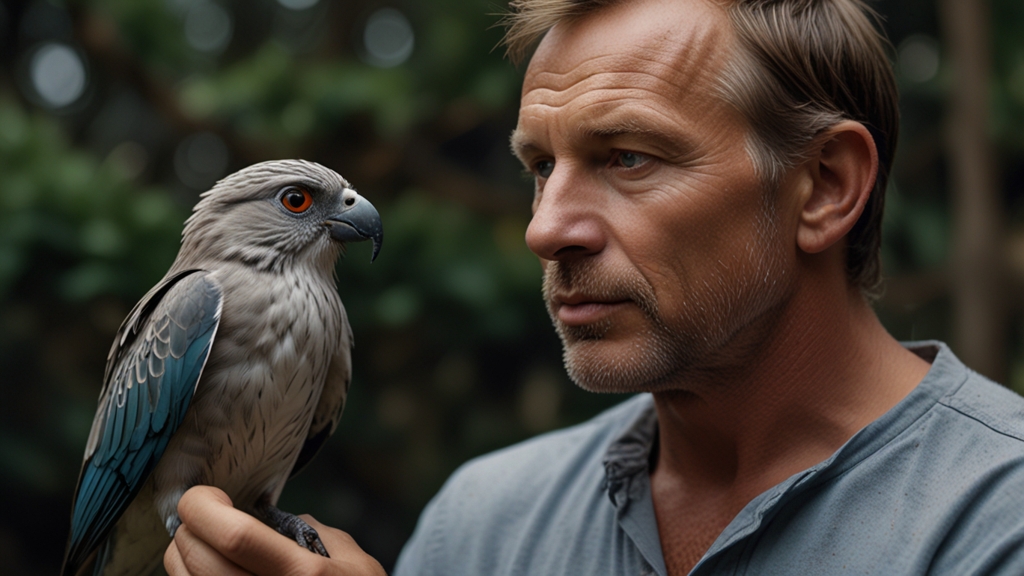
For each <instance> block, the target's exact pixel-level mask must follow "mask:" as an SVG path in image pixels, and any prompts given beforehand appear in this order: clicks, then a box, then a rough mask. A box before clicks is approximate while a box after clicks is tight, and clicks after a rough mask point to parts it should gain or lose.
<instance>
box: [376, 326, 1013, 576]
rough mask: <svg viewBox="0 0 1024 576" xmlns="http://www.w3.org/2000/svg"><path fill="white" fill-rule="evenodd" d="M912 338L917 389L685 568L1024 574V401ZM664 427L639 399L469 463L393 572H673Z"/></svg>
mask: <svg viewBox="0 0 1024 576" xmlns="http://www.w3.org/2000/svg"><path fill="white" fill-rule="evenodd" d="M908 346H909V347H911V348H912V349H913V350H915V352H917V353H918V354H919V355H921V356H922V357H924V358H925V359H927V360H929V361H932V368H931V370H930V371H929V372H928V375H927V376H926V377H925V379H924V380H923V381H922V382H921V383H920V384H919V385H918V386H917V388H915V389H914V391H913V392H911V393H910V395H908V396H907V397H906V398H905V399H903V400H902V401H901V402H900V403H899V404H898V405H896V406H895V407H894V408H893V409H891V410H890V411H889V412H887V413H886V414H885V415H883V416H882V417H881V418H879V419H878V420H876V421H875V422H872V423H871V424H869V425H868V426H867V427H865V428H864V429H863V430H861V431H860V432H858V433H857V434H855V435H854V436H853V437H852V438H850V440H849V441H848V442H846V444H844V445H843V446H842V447H841V448H840V449H839V450H838V451H836V452H835V453H834V454H833V455H832V456H831V457H829V458H828V459H827V460H825V461H824V462H821V463H820V464H817V465H816V466H813V467H811V468H809V469H807V470H805V471H803V472H800V473H798V474H795V475H793V476H792V477H790V478H788V479H787V480H785V481H784V482H782V483H781V484H778V485H777V486H775V487H773V488H771V489H769V490H768V491H766V492H764V493H763V494H761V495H759V496H758V497H756V498H754V499H753V500H752V501H751V502H750V503H749V504H747V506H746V507H745V508H743V510H742V511H741V512H740V513H739V514H738V515H737V516H736V517H735V518H734V519H733V520H732V522H731V523H730V524H729V525H728V526H727V527H726V528H725V530H724V531H723V532H722V534H721V535H719V537H718V539H717V540H716V541H715V542H714V544H712V546H711V548H710V549H708V551H707V553H706V554H705V555H704V557H703V558H702V559H701V561H700V562H699V563H698V564H697V566H696V567H694V569H693V571H692V572H691V574H693V575H698V574H699V575H709V574H730V575H732V574H736V575H738V574H749V575H768V574H787V575H789V574H807V575H831V574H883V575H897V574H948V575H955V576H962V575H969V574H1005V575H1012V576H1021V575H1024V399H1022V398H1021V397H1020V396H1018V395H1017V394H1015V393H1013V392H1011V391H1009V390H1007V389H1005V388H1003V387H1001V386H999V385H997V384H994V383H992V382H990V381H988V380H986V379H985V378H983V377H981V376H979V375H978V374H976V373H974V372H972V371H971V370H969V369H968V368H966V367H965V366H964V365H963V364H962V363H961V362H960V361H959V360H957V358H956V357H955V356H954V355H953V354H952V352H950V351H949V349H948V348H947V347H946V346H945V345H944V344H941V343H938V342H928V343H917V344H910V345H908ZM656 430H657V420H656V417H655V412H654V409H653V400H652V398H651V396H650V395H647V394H643V395H639V396H636V397H634V398H632V399H630V400H628V401H626V402H624V403H622V404H620V405H619V406H617V407H615V408H612V409H611V410H609V411H607V412H605V413H603V414H601V415H599V416H597V417H596V418H594V419H592V420H590V421H588V422H586V423H584V424H581V425H579V426H575V427H573V428H569V429H566V430H561V431H558V432H554V433H551V434H546V435H544V436H540V437H537V438H534V439H532V440H529V441H527V442H524V443H522V444H518V445H516V446H512V447H510V448H506V449H504V450H501V451H498V452H495V453H493V454H489V455H486V456H483V457H481V458H477V459H475V460H473V461H471V462H469V463H467V464H466V465H464V466H463V467H462V468H460V469H459V470H458V471H457V472H456V473H455V474H453V475H452V477H451V478H450V479H449V480H448V482H447V483H446V484H445V486H444V488H442V490H441V491H440V493H438V495H437V496H436V497H434V499H433V500H432V501H431V502H430V504H429V505H428V506H427V508H426V509H425V510H424V512H423V515H422V516H421V517H420V521H419V524H418V526H417V528H416V531H415V533H414V534H413V536H412V538H411V539H410V540H409V542H408V544H406V546H405V549H404V550H403V551H402V555H401V556H400V557H399V559H398V564H397V566H396V568H395V572H394V574H395V576H410V575H414V574H416V575H435V574H436V575H445V576H459V575H466V576H470V575H472V576H482V575H488V576H490V575H549V574H550V575H555V574H581V575H582V574H587V575H596V574H636V575H648V574H659V575H662V576H664V575H665V573H666V569H665V561H664V559H663V557H662V554H661V542H660V540H659V538H658V527H657V523H656V521H655V517H654V508H653V504H652V502H651V491H650V481H649V480H650V479H649V471H648V470H649V464H648V463H649V460H650V452H651V448H652V445H653V444H654V439H655V436H656ZM668 545H669V546H670V545H671V543H669V544H668Z"/></svg>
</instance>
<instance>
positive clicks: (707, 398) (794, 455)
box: [654, 294, 929, 497]
mask: <svg viewBox="0 0 1024 576" xmlns="http://www.w3.org/2000/svg"><path fill="white" fill-rule="evenodd" d="M799 298H800V295H799V294H798V295H796V296H795V297H794V299H793V300H798V299H799ZM846 298H847V299H848V300H847V301H843V302H831V303H829V302H825V303H823V302H815V303H814V305H813V306H812V307H808V306H806V305H803V304H804V303H802V302H799V301H792V300H791V301H790V303H789V305H788V307H787V308H788V309H786V310H782V311H781V312H779V316H778V317H776V318H775V319H774V320H773V322H772V324H773V325H774V328H775V329H774V330H773V333H772V334H770V335H768V337H767V338H765V339H763V340H762V342H763V343H764V345H763V346H761V347H759V348H748V349H750V353H749V354H747V355H746V356H745V357H743V358H736V357H734V358H733V361H732V362H730V364H731V366H729V367H727V368H723V369H720V370H714V371H709V372H703V373H701V375H700V376H699V377H695V378H693V380H692V381H691V382H687V383H685V384H684V385H682V386H680V390H679V391H669V392H660V393H656V394H655V395H654V396H655V405H656V407H657V411H658V422H659V433H660V442H659V454H658V460H657V462H658V466H657V469H658V470H660V471H663V472H664V473H666V474H667V475H668V476H670V477H677V478H678V479H680V480H682V479H686V481H687V483H688V484H690V483H693V484H694V485H695V486H696V485H701V486H705V487H706V488H708V489H715V490H718V489H720V490H726V491H730V492H735V491H738V492H741V493H745V494H750V493H751V492H752V494H751V497H752V496H754V495H757V494H759V493H760V492H763V491H764V490H766V489H767V488H770V487H771V486H774V485H775V484H777V483H778V482H781V481H782V480H784V479H785V478H787V477H789V476H790V475H792V474H794V473H796V472H799V471H801V470H804V469H806V468H808V467H810V466H812V465H814V464H816V463H818V462H820V461H822V460H824V459H825V458H827V457H828V456H829V455H831V454H832V453H833V452H835V451H836V450H837V449H838V448H839V447H840V446H842V444H843V443H845V442H846V441H847V440H848V439H849V438H850V437H851V436H853V434H855V433H856V432H857V431H859V430H860V429H861V428H863V427H864V426H866V425H867V424H869V423H871V422H872V421H874V420H876V419H877V418H878V417H880V416H881V415H882V414H884V413H885V412H886V411H888V410H889V409H890V408H892V407H893V406H895V405H896V404H897V403H898V402H899V401H900V400H902V399H903V398H904V397H905V396H906V395H907V394H909V393H910V391H911V390H913V389H914V387H915V386H916V385H917V384H918V382H920V381H921V379H922V378H923V377H924V375H925V374H926V373H927V371H928V368H929V365H928V364H927V363H926V362H925V361H924V360H922V359H920V358H918V357H917V356H916V355H914V354H913V353H911V352H910V351H908V350H906V349H905V348H903V347H902V346H901V345H900V344H899V343H898V342H897V341H896V340H895V339H893V338H892V337H891V336H890V335H889V334H888V332H886V331H885V328H884V327H882V325H881V323H880V322H879V321H878V319H877V317H876V316H875V314H874V312H873V311H872V310H871V308H870V306H869V305H868V304H867V303H866V302H864V301H863V300H862V299H861V298H860V296H859V295H856V294H846ZM807 309H812V310H815V311H818V312H817V313H816V314H813V315H811V314H807V313H806V312H805V311H806V310H807Z"/></svg>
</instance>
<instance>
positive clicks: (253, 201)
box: [61, 160, 384, 576]
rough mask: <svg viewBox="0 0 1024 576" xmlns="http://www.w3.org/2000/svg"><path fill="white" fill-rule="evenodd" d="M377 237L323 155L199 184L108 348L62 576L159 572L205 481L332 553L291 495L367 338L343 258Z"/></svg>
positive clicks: (359, 200)
mask: <svg viewBox="0 0 1024 576" xmlns="http://www.w3.org/2000/svg"><path fill="white" fill-rule="evenodd" d="M363 240H370V241H372V244H373V247H372V255H371V262H372V261H373V260H375V259H376V257H377V254H378V253H379V252H380V247H381V244H382V242H383V240H384V232H383V226H382V224H381V220H380V215H379V213H378V212H377V210H376V208H374V206H373V204H371V203H370V202H369V201H368V200H367V199H366V198H364V197H363V196H361V195H359V194H358V193H357V192H356V191H355V190H354V189H353V188H352V186H351V185H350V184H349V183H348V182H347V181H346V180H345V179H344V178H342V177H341V176H340V175H339V174H337V173H336V172H334V171H333V170H330V169H329V168H326V167H324V166H322V165H320V164H317V163H314V162H309V161H305V160H277V161H270V162H262V163H259V164H254V165H252V166H249V167H247V168H244V169H242V170H239V171H238V172H235V173H233V174H231V175H229V176H227V177H225V178H223V179H221V180H220V181H218V182H217V183H216V184H214V185H213V187H212V188H211V189H210V190H208V191H207V192H204V193H203V194H201V195H200V199H199V201H198V203H197V204H196V205H195V208H194V209H193V211H192V214H191V216H189V218H188V219H187V220H186V221H185V225H184V230H183V232H182V240H181V246H180V249H179V252H178V255H177V257H176V258H175V260H174V262H173V264H172V265H171V267H170V270H168V272H167V274H166V275H165V276H164V277H163V279H162V280H160V282H158V283H157V284H156V285H155V286H154V287H153V288H152V289H151V290H149V292H147V293H146V294H145V296H143V298H142V299H141V300H140V301H139V302H138V304H136V305H135V307H134V308H133V309H132V310H131V311H130V312H129V314H128V317H127V318H126V319H125V320H124V323H123V324H122V325H121V327H120V329H119V330H118V332H117V334H116V336H115V339H114V343H113V345H112V346H111V349H110V352H109V354H108V356H107V364H106V369H105V372H104V376H103V387H102V391H101V393H100V397H99V405H98V407H97V410H96V416H95V419H94V420H93V424H92V428H91V430H90V433H89V437H88V441H87V443H86V449H85V455H84V458H83V462H82V469H81V473H80V474H79V479H78V484H77V487H76V488H75V494H74V501H73V504H72V512H71V530H70V535H69V537H68V544H67V548H66V552H65V556H64V564H63V568H62V572H61V573H62V575H63V576H81V575H86V574H91V575H104V576H117V575H125V576H127V575H132V576H137V575H139V574H149V573H151V572H152V571H154V570H157V569H158V568H159V566H160V563H161V559H162V557H163V553H164V551H165V549H166V548H167V546H168V545H169V544H170V541H171V538H173V536H174V533H175V531H176V530H177V529H178V526H179V525H180V524H181V520H180V518H179V517H178V514H177V504H178V500H179V499H180V497H181V496H182V494H184V493H185V491H186V490H188V489H189V488H191V487H192V486H195V485H200V484H204V485H211V486H216V487H218V488H221V489H222V490H224V491H225V492H226V493H227V494H228V496H230V497H231V500H232V502H233V503H234V505H235V507H236V508H238V509H240V510H243V511H247V512H249V513H250V514H252V515H254V516H255V517H257V518H259V519H260V520H262V521H263V522H265V523H266V524H268V525H270V526H271V527H273V528H275V529H277V530H278V531H279V532H281V533H282V534H285V535H286V536H289V537H290V538H293V539H295V541H296V542H297V543H298V544H299V545H300V546H303V547H305V548H307V549H309V550H310V551H311V552H314V553H318V554H320V555H323V556H328V554H327V550H326V549H325V548H324V546H323V543H322V542H321V541H320V538H319V535H318V534H317V533H316V531H315V530H314V529H313V528H312V527H310V526H309V525H308V524H307V523H306V522H304V521H303V520H302V519H300V518H298V517H297V516H294V515H292V514H289V513H287V512H284V511H281V510H279V509H278V508H277V507H276V503H277V500H278V497H279V496H280V494H281V490H282V489H283V487H284V485H285V482H286V481H287V480H288V479H289V478H290V477H292V476H294V475H295V473H296V472H298V471H299V470H301V469H302V468H303V467H304V466H305V465H306V464H308V463H309V461H310V460H311V459H312V458H313V456H314V455H315V454H316V453H317V452H318V451H319V449H320V448H321V447H322V446H323V444H324V442H325V441H326V440H327V438H328V437H329V436H330V435H331V434H332V433H333V432H334V430H335V428H336V427H337V425H338V421H339V419H340V417H341V412H342V408H343V407H344V405H345V397H346V395H347V393H348V388H349V383H350V381H351V348H352V342H353V339H352V331H351V328H350V326H349V323H348V319H347V316H346V313H345V308H344V306H343V305H342V302H341V299H340V297H339V295H338V290H337V285H336V283H337V275H336V271H335V264H336V262H337V260H338V259H339V257H340V256H341V254H342V253H343V252H344V248H345V245H346V243H348V242H357V241H363Z"/></svg>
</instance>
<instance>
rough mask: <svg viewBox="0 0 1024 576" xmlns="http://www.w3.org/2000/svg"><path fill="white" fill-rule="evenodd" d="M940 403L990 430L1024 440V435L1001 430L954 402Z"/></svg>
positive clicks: (1019, 440) (988, 415)
mask: <svg viewBox="0 0 1024 576" xmlns="http://www.w3.org/2000/svg"><path fill="white" fill-rule="evenodd" d="M939 404H941V405H942V406H945V407H946V408H948V409H950V410H952V411H954V412H956V413H957V414H960V415H961V416H963V417H965V418H968V419H970V420H974V421H975V422H977V423H978V424H981V425H982V426H984V427H985V428H988V429H989V430H991V431H993V432H995V433H996V434H999V435H1000V436H1006V437H1007V438H1013V439H1014V440H1016V441H1018V442H1024V435H1021V434H1017V433H1013V432H1007V431H1005V430H1000V429H999V427H997V426H996V425H994V424H991V423H989V422H987V421H986V420H983V419H982V417H981V416H976V415H974V414H971V413H969V412H966V411H964V410H963V409H961V408H959V407H957V406H954V405H952V404H947V403H946V402H944V401H941V400H940V401H939ZM982 416H987V417H991V416H992V415H991V414H986V413H982Z"/></svg>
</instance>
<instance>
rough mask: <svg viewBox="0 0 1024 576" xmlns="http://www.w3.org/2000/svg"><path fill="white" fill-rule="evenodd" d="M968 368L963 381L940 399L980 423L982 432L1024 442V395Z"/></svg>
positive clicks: (1011, 440)
mask: <svg viewBox="0 0 1024 576" xmlns="http://www.w3.org/2000/svg"><path fill="white" fill-rule="evenodd" d="M967 372H968V373H967V378H966V379H965V380H964V383H963V385H962V386H960V387H959V388H957V389H956V390H955V391H953V392H951V393H950V394H948V395H946V396H945V397H943V398H941V399H939V403H940V404H942V405H943V406H946V407H947V408H950V409H951V410H952V411H954V412H955V413H956V414H957V415H958V416H959V417H960V419H963V420H966V421H970V422H975V423H977V424H978V425H980V426H981V427H980V428H978V430H977V432H978V434H979V435H982V436H987V435H989V433H993V434H995V437H1005V439H1006V440H1007V441H1008V443H1009V444H1011V445H1015V444H1019V443H1024V397H1021V395H1020V394H1018V393H1016V392H1014V391H1013V390H1010V389H1009V388H1007V387H1005V386H1002V385H1000V384H996V383H995V382H993V381H991V380H989V379H988V378H986V377H984V376H982V375H980V374H978V373H977V372H974V371H971V370H968V371H967ZM986 430H987V431H988V432H986ZM1021 448H1024V445H1022V446H1021Z"/></svg>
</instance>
